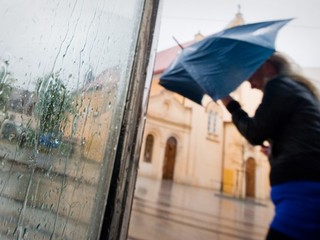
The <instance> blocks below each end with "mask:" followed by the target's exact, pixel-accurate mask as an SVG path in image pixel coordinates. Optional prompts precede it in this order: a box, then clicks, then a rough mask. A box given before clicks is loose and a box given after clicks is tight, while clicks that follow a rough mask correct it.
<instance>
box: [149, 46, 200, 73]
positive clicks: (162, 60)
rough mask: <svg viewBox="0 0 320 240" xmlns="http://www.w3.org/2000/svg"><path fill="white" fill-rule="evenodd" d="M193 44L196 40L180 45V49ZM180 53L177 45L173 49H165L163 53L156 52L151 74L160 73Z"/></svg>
mask: <svg viewBox="0 0 320 240" xmlns="http://www.w3.org/2000/svg"><path fill="white" fill-rule="evenodd" d="M195 42H196V40H192V41H189V42H186V43H183V44H181V45H182V47H187V46H190V45H191V44H193V43H195ZM180 51H181V47H180V46H179V45H177V46H175V47H171V48H168V49H165V50H163V51H160V52H158V53H157V55H156V59H155V66H154V70H153V73H154V74H160V73H162V72H163V71H164V70H165V69H166V68H167V67H168V66H169V65H170V64H171V63H172V61H173V60H174V59H175V58H176V57H177V55H178V53H179V52H180Z"/></svg>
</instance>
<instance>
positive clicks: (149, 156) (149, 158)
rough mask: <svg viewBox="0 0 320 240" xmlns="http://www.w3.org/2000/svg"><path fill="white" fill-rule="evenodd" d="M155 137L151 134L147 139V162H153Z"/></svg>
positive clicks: (145, 152)
mask: <svg viewBox="0 0 320 240" xmlns="http://www.w3.org/2000/svg"><path fill="white" fill-rule="evenodd" d="M153 143H154V137H153V136H152V135H151V134H149V135H148V136H147V139H146V146H145V150H144V161H145V162H147V163H151V162H152V150H153Z"/></svg>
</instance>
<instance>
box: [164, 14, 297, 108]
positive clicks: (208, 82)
mask: <svg viewBox="0 0 320 240" xmlns="http://www.w3.org/2000/svg"><path fill="white" fill-rule="evenodd" d="M291 20H292V19H285V20H277V21H268V22H260V23H253V24H246V25H241V26H237V27H233V28H229V29H226V30H224V31H221V32H218V33H216V34H213V35H210V36H208V37H206V38H204V39H203V40H201V41H199V42H197V43H195V44H193V45H191V46H189V47H187V48H185V49H183V50H182V51H181V53H180V54H179V55H178V57H177V58H176V59H175V61H174V62H173V63H172V64H171V65H170V66H169V67H168V68H167V69H166V71H165V72H164V73H163V74H162V76H161V77H160V84H161V85H162V86H164V87H165V88H166V89H168V90H171V91H174V92H177V93H179V94H181V95H183V96H185V97H187V98H189V99H191V100H192V101H194V102H196V103H198V104H201V99H202V97H203V95H204V94H208V95H209V96H210V97H211V98H212V99H213V100H215V101H216V100H218V99H220V98H222V97H225V96H227V95H228V94H230V93H231V92H232V91H234V90H235V89H236V88H237V87H238V86H239V85H240V84H241V83H242V82H243V81H245V80H247V79H249V77H250V76H251V75H252V74H253V73H254V72H255V71H256V70H257V69H258V68H259V67H260V66H261V65H262V64H263V63H264V62H265V61H266V60H267V59H268V58H269V57H270V56H271V55H272V54H273V53H274V52H275V39H276V36H277V33H278V31H279V30H280V29H281V28H282V27H283V26H284V25H285V24H287V23H288V22H289V21H291Z"/></svg>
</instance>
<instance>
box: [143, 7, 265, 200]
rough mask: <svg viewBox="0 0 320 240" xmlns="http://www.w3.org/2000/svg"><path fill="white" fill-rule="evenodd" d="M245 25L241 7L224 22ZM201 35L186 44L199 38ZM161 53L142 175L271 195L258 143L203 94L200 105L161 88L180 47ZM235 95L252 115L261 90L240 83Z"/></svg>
mask: <svg viewBox="0 0 320 240" xmlns="http://www.w3.org/2000/svg"><path fill="white" fill-rule="evenodd" d="M243 23H244V19H243V17H242V14H241V13H240V11H239V12H238V13H237V14H236V16H235V18H234V19H233V20H232V21H231V22H230V23H229V24H228V25H227V26H226V27H233V26H236V25H241V24H243ZM203 37H204V36H203V35H201V34H200V33H198V34H196V35H195V38H194V39H193V40H191V41H189V42H187V43H182V44H181V46H182V47H186V46H189V45H190V44H192V43H194V42H196V41H198V40H201V39H202V38H203ZM181 46H178V45H177V46H175V47H172V48H169V49H166V50H163V51H161V52H158V53H157V56H156V61H155V68H154V76H153V81H152V86H151V92H150V100H149V108H148V113H147V120H146V125H145V131H144V137H143V145H142V150H141V157H140V170H139V174H140V175H143V176H149V177H152V178H156V179H171V180H173V181H175V182H179V183H183V184H189V185H193V186H199V187H205V188H210V189H214V190H221V191H223V192H224V193H227V194H231V195H234V196H237V197H246V196H248V197H255V198H260V199H266V198H268V196H269V182H268V175H269V165H268V160H267V157H266V156H265V155H264V154H263V153H262V152H261V151H260V147H253V146H251V145H250V144H248V142H247V141H246V140H245V139H244V138H243V137H242V136H241V135H240V134H239V133H238V131H237V129H236V128H235V126H234V125H233V123H232V122H231V117H230V114H229V113H228V112H227V111H226V110H225V108H224V107H223V106H222V105H221V104H220V103H216V102H214V101H212V100H211V99H210V98H209V97H207V98H206V97H205V98H204V99H203V101H202V106H200V105H198V104H196V103H194V102H192V101H190V100H189V99H187V98H184V97H182V96H180V95H178V94H176V93H173V92H170V91H168V90H165V89H164V88H163V87H162V86H160V85H159V84H158V83H159V78H160V75H161V74H162V73H163V71H164V70H165V69H166V68H167V67H168V66H169V64H170V63H171V62H172V60H173V59H174V58H175V57H176V56H177V54H178V53H179V51H180V50H181ZM233 97H234V98H236V99H237V100H239V101H240V103H241V104H242V106H243V107H244V109H246V110H247V111H248V113H250V114H253V113H254V110H255V108H256V107H257V105H258V104H259V101H260V100H261V94H260V93H259V92H257V91H254V90H250V86H249V84H248V83H244V84H242V85H241V86H240V87H239V88H238V89H237V90H236V91H235V92H234V93H233Z"/></svg>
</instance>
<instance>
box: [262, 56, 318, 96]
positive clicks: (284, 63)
mask: <svg viewBox="0 0 320 240" xmlns="http://www.w3.org/2000/svg"><path fill="white" fill-rule="evenodd" d="M289 59H290V58H289V57H287V56H285V55H284V54H282V53H279V52H275V53H274V54H273V55H272V56H271V57H270V58H269V59H268V60H267V61H268V62H269V63H270V64H272V66H273V67H274V68H275V69H276V72H277V73H278V76H286V77H289V78H290V79H292V80H293V81H296V82H298V83H300V84H303V85H304V86H305V87H306V88H307V89H308V90H309V91H310V92H311V94H312V95H313V96H315V97H316V98H317V99H318V100H320V94H319V91H318V89H317V88H316V86H315V85H314V84H313V83H312V82H311V81H310V80H309V79H308V78H307V77H305V76H304V75H302V74H301V69H300V68H299V67H298V65H297V64H296V63H294V62H293V61H292V60H291V59H290V60H289Z"/></svg>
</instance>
